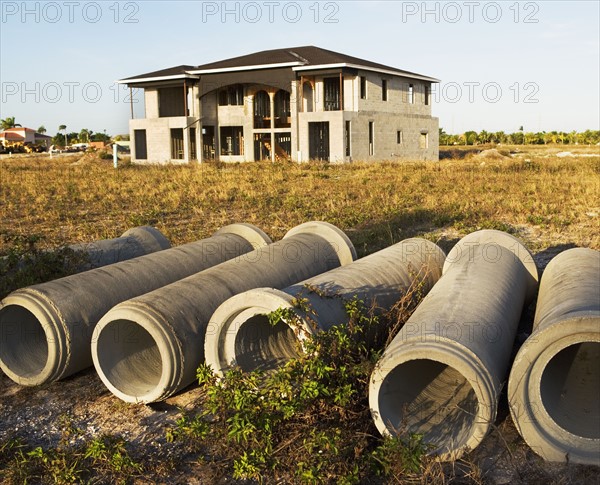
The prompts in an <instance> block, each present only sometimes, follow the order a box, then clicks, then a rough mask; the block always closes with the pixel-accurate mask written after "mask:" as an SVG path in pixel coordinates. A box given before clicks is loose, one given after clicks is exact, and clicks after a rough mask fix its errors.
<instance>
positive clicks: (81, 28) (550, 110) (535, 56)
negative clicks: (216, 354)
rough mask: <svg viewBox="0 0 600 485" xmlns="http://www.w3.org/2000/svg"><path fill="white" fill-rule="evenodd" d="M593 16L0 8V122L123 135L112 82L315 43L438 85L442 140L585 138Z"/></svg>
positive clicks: (597, 14)
mask: <svg viewBox="0 0 600 485" xmlns="http://www.w3.org/2000/svg"><path fill="white" fill-rule="evenodd" d="M599 5H600V2H597V1H580V2H577V1H536V2H529V1H523V2H517V1H507V2H504V1H500V2H487V1H464V2H463V1H458V2H421V1H414V2H413V1H403V2H395V1H380V2H377V1H322V2H316V1H309V2H302V1H301V2H292V1H289V2H288V1H285V0H277V1H268V0H266V1H256V2H222V1H209V2H197V1H180V2H173V1H170V2H161V1H124V2H117V1H107V2H103V1H98V2H88V1H80V0H77V1H56V2H22V1H5V0H2V1H0V7H1V15H2V18H1V23H0V29H1V31H0V85H1V93H0V94H1V96H0V118H5V117H7V116H14V117H16V121H17V123H20V124H22V125H23V126H29V127H31V128H37V127H38V126H40V125H42V124H43V125H45V127H46V128H47V130H48V132H49V133H50V134H54V133H55V132H56V131H57V129H58V126H59V125H60V124H65V125H67V128H68V130H69V131H79V130H80V129H82V128H89V129H91V130H93V131H103V130H106V131H107V132H108V133H109V134H117V133H127V132H128V128H127V126H128V119H129V102H128V100H127V99H126V96H127V94H128V93H127V91H126V90H125V88H124V87H122V86H118V85H116V84H115V80H117V79H121V78H125V77H129V76H133V75H137V74H142V73H145V72H149V71H153V70H157V69H162V68H166V67H170V66H175V65H179V64H192V65H197V64H204V63H207V62H211V61H215V60H219V59H225V58H229V57H235V56H238V55H243V54H247V53H250V52H255V51H259V50H264V49H270V48H281V47H293V46H300V45H317V46H319V47H323V48H327V49H331V50H334V51H338V52H343V53H345V54H349V55H353V56H357V57H362V58H365V59H369V60H372V61H376V62H380V63H383V64H387V65H390V66H395V67H398V68H401V69H406V70H409V71H414V72H418V73H422V74H427V75H430V76H433V77H437V78H439V79H441V80H442V83H441V84H440V85H438V86H436V88H435V93H434V105H433V113H434V115H435V116H438V117H439V118H440V126H441V127H443V128H444V129H445V130H446V131H447V132H449V133H461V132H464V131H466V130H470V129H474V130H476V131H480V130H482V129H485V130H487V131H498V130H503V131H506V132H512V131H517V130H518V129H519V127H520V126H521V125H523V126H524V129H525V130H526V131H551V130H561V131H571V130H578V131H581V130H585V129H596V130H597V129H599V124H600V113H599V111H600V108H599V106H600V99H599V92H600V87H599V70H600V61H599V59H600V50H599V41H600V33H599V23H600V21H599V19H600V10H599ZM139 107H141V104H140V103H138V104H137V105H136V108H138V109H136V112H137V113H138V114H139V111H140V110H139Z"/></svg>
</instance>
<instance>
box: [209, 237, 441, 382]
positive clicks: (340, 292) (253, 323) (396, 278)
mask: <svg viewBox="0 0 600 485" xmlns="http://www.w3.org/2000/svg"><path fill="white" fill-rule="evenodd" d="M444 259H445V254H444V252H443V251H442V250H441V249H440V248H439V247H438V246H436V245H435V244H433V243H432V242H430V241H426V240H425V239H407V240H405V241H402V242H400V243H398V244H394V245H393V246H390V247H388V248H386V249H383V250H382V251H379V252H377V253H374V254H371V255H370V256H367V257H365V258H362V259H359V260H358V261H355V262H354V263H352V264H349V265H347V266H342V267H340V268H336V269H333V270H331V271H328V272H327V273H324V274H321V275H318V276H315V277H312V278H309V279H307V280H304V281H302V282H300V283H296V284H294V285H292V286H288V287H287V288H285V289H283V290H277V289H274V288H259V289H255V290H250V291H247V292H245V293H242V294H239V295H236V296H234V297H232V298H230V299H229V300H227V301H225V302H224V303H223V304H222V305H221V306H220V307H219V308H218V309H217V310H216V311H215V313H214V314H213V316H212V317H211V319H210V325H209V328H210V329H211V332H208V333H207V335H206V340H205V344H204V352H205V355H206V363H207V364H210V365H211V366H212V368H213V370H214V371H215V372H216V373H217V374H218V375H223V373H224V371H225V370H226V369H227V368H228V367H229V366H230V365H239V366H240V367H241V368H242V369H243V370H245V371H252V370H255V369H262V370H270V369H274V368H276V367H278V366H280V365H281V364H283V363H285V362H286V361H287V360H289V359H291V358H293V357H297V356H299V355H300V352H301V346H300V345H299V341H300V340H302V339H303V338H305V337H306V336H308V335H311V334H314V333H315V332H317V331H321V330H327V329H329V328H331V327H332V326H333V325H337V324H344V323H345V322H347V321H348V315H347V313H346V309H345V302H347V301H349V300H351V299H352V298H354V297H357V298H358V299H360V300H361V301H362V302H363V303H364V304H365V305H366V307H367V308H371V305H375V306H376V308H377V311H378V312H379V313H381V312H383V311H388V310H390V309H391V308H392V306H393V305H394V304H395V303H397V302H398V301H399V300H400V299H401V298H402V297H403V296H404V295H406V294H407V293H409V292H410V290H411V289H413V290H415V289H416V287H419V292H421V293H427V292H428V291H429V290H430V289H431V287H433V285H434V284H435V282H436V281H437V280H438V279H439V278H440V276H441V275H442V265H443V262H444ZM415 291H416V290H415ZM298 299H302V301H303V304H302V308H297V305H296V306H295V302H296V301H298ZM280 308H287V309H292V310H293V311H294V313H295V314H296V315H297V316H298V318H299V326H296V325H293V326H290V325H288V324H287V323H286V322H280V323H278V324H277V325H275V326H273V325H271V324H270V323H269V321H268V318H267V315H268V314H269V313H271V312H274V311H275V310H277V309H280Z"/></svg>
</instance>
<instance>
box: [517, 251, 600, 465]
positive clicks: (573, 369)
mask: <svg viewBox="0 0 600 485" xmlns="http://www.w3.org/2000/svg"><path fill="white" fill-rule="evenodd" d="M508 400H509V404H510V413H511V415H512V418H513V421H514V423H515V425H516V427H517V429H518V430H519V433H521V436H523V439H524V440H525V441H526V442H527V444H528V445H529V446H530V447H531V449H532V450H533V451H535V452H536V453H537V454H538V455H540V456H542V457H543V458H544V459H546V460H549V461H558V462H561V461H562V462H566V461H568V462H573V463H584V464H590V465H596V466H598V465H600V252H598V251H594V250H593V249H585V248H575V249H569V250H568V251H565V252H563V253H560V254H559V255H558V256H556V257H555V258H554V259H553V260H552V261H550V263H549V264H548V266H547V267H546V270H545V271H544V275H543V276H542V281H541V283H540V292H539V296H538V301H537V308H536V312H535V318H534V322H533V333H532V334H531V336H530V337H529V338H528V339H527V341H526V342H525V343H524V344H523V346H522V347H521V349H520V350H519V352H518V354H517V356H516V358H515V361H514V364H513V367H512V371H511V373H510V378H509V381H508Z"/></svg>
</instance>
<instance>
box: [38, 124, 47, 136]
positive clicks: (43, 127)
mask: <svg viewBox="0 0 600 485" xmlns="http://www.w3.org/2000/svg"><path fill="white" fill-rule="evenodd" d="M37 132H38V133H40V134H42V135H43V134H44V133H46V127H45V126H44V125H42V126H40V127H39V128H38V129H37Z"/></svg>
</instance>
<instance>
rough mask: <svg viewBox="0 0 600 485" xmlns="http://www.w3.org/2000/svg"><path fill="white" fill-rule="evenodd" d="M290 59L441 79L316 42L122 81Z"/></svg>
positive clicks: (172, 68) (281, 62) (286, 61)
mask: <svg viewBox="0 0 600 485" xmlns="http://www.w3.org/2000/svg"><path fill="white" fill-rule="evenodd" d="M289 62H298V63H299V66H298V67H300V66H306V67H310V66H315V67H318V66H320V65H326V64H354V65H357V66H362V67H364V68H365V69H367V70H368V69H369V68H371V69H375V70H386V71H391V72H394V73H397V74H398V75H400V76H402V75H404V76H408V77H419V78H423V79H427V80H430V81H433V82H437V81H438V80H437V79H435V78H432V77H429V76H425V75H423V74H417V73H415V72H410V71H404V70H402V69H398V68H396V67H391V66H386V65H384V64H379V63H377V62H371V61H367V60H366V59H360V58H358V57H353V56H349V55H346V54H341V53H339V52H334V51H330V50H327V49H322V48H320V47H315V46H301V47H290V48H286V49H271V50H266V51H260V52H254V53H252V54H247V55H245V56H238V57H232V58H230V59H225V60H222V61H216V62H210V63H208V64H202V65H200V66H186V65H183V66H176V67H170V68H168V69H162V70H160V71H154V72H149V73H146V74H140V75H139V76H133V77H129V78H126V79H123V80H121V82H135V81H136V80H143V79H147V78H156V77H166V76H175V75H182V76H183V75H185V74H186V71H204V70H213V69H224V70H225V69H229V68H243V67H250V66H259V65H260V66H264V65H269V64H283V63H289Z"/></svg>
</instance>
